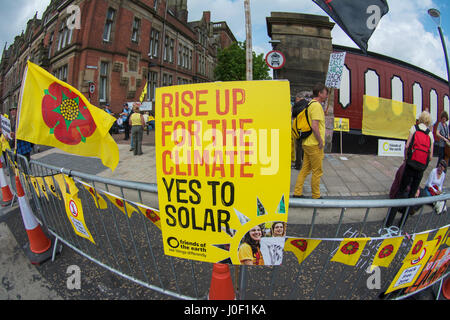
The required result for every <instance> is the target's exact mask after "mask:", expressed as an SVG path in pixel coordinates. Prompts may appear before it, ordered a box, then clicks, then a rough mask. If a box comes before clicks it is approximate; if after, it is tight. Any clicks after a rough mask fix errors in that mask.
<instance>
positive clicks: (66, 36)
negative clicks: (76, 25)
mask: <svg viewBox="0 0 450 320" xmlns="http://www.w3.org/2000/svg"><path fill="white" fill-rule="evenodd" d="M71 41H72V30H69V28H68V27H67V19H63V20H62V21H61V25H60V26H59V35H58V49H57V51H59V50H61V49H63V48H64V47H66V46H67V45H69V44H70V42H71Z"/></svg>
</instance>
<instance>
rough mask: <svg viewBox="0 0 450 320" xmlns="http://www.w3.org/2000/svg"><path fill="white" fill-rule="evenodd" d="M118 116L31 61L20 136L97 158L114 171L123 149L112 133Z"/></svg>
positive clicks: (21, 104) (21, 110) (21, 114)
mask: <svg viewBox="0 0 450 320" xmlns="http://www.w3.org/2000/svg"><path fill="white" fill-rule="evenodd" d="M114 121H116V119H115V118H114V117H113V116H111V115H109V114H108V113H106V112H105V111H103V110H101V109H99V108H97V107H95V106H93V105H91V104H90V102H89V101H88V100H87V99H86V98H85V97H84V96H83V95H82V94H81V93H80V92H79V91H78V90H77V89H75V88H74V87H72V86H70V85H69V84H67V83H65V82H63V81H61V80H59V79H57V78H55V77H54V76H53V75H51V74H50V73H48V72H47V71H45V70H44V69H42V68H41V67H39V66H37V65H36V64H34V63H32V62H30V61H28V63H27V69H26V71H25V77H24V82H23V84H22V97H21V103H20V106H19V114H18V127H17V134H16V136H17V139H21V140H25V141H29V142H31V143H36V144H42V145H47V146H52V147H56V148H58V149H61V150H63V151H66V152H68V153H72V154H77V155H81V156H86V157H97V158H100V159H101V160H102V163H103V164H104V165H105V166H107V167H109V168H111V170H114V169H115V168H116V167H117V164H118V163H119V148H118V147H117V144H116V142H115V141H114V139H113V138H112V137H111V135H110V134H109V129H110V128H111V126H112V125H113V123H114Z"/></svg>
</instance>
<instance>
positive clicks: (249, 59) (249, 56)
mask: <svg viewBox="0 0 450 320" xmlns="http://www.w3.org/2000/svg"><path fill="white" fill-rule="evenodd" d="M244 9H245V31H246V50H245V51H246V79H247V80H248V81H250V80H253V53H252V22H251V15H250V0H244Z"/></svg>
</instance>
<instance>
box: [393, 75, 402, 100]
mask: <svg viewBox="0 0 450 320" xmlns="http://www.w3.org/2000/svg"><path fill="white" fill-rule="evenodd" d="M391 97H392V100H394V101H400V102H403V81H402V79H401V78H400V77H398V76H394V77H393V78H392V80H391Z"/></svg>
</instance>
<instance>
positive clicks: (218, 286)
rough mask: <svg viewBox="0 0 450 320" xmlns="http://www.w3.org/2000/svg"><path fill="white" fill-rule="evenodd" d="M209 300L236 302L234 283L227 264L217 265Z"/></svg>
mask: <svg viewBox="0 0 450 320" xmlns="http://www.w3.org/2000/svg"><path fill="white" fill-rule="evenodd" d="M208 298H209V300H234V299H235V294H234V288H233V281H232V280H231V274H230V267H229V266H228V265H227V264H222V263H215V264H214V265H213V272H212V277H211V285H210V287H209V297H208Z"/></svg>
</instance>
